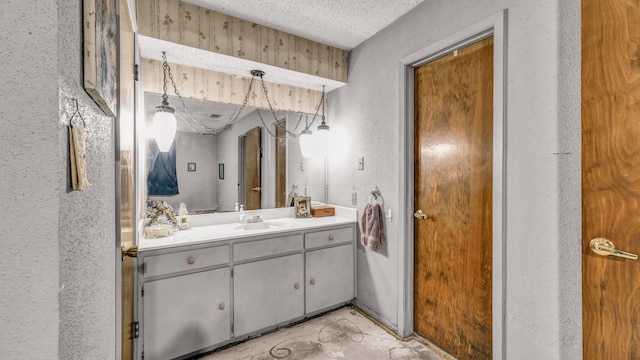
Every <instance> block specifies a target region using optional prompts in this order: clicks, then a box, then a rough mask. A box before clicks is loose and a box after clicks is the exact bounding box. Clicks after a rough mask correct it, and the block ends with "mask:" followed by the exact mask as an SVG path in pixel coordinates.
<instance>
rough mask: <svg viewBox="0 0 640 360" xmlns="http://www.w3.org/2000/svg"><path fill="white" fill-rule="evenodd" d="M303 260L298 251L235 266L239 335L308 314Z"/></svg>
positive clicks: (236, 310)
mask: <svg viewBox="0 0 640 360" xmlns="http://www.w3.org/2000/svg"><path fill="white" fill-rule="evenodd" d="M303 264H304V260H303V258H302V254H294V255H289V256H282V257H278V258H274V259H269V260H262V261H255V262H250V263H246V264H242V265H237V266H235V267H234V269H233V322H234V336H235V337H237V336H241V335H245V334H248V333H251V332H254V331H256V330H260V329H263V328H266V327H269V326H272V325H275V324H280V323H283V322H285V321H288V320H291V319H295V318H297V317H300V316H302V315H304V282H303V281H304V265H303Z"/></svg>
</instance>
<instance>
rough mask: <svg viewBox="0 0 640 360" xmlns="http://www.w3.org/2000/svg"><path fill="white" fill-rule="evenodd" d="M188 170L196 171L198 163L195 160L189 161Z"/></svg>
mask: <svg viewBox="0 0 640 360" xmlns="http://www.w3.org/2000/svg"><path fill="white" fill-rule="evenodd" d="M187 171H196V163H194V162H190V163H187Z"/></svg>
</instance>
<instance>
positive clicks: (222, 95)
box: [142, 59, 322, 114]
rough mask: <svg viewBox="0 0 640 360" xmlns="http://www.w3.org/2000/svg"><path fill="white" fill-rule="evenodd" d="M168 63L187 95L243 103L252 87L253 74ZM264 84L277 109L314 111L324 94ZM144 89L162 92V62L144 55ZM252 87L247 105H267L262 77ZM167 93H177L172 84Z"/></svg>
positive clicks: (266, 106) (236, 103)
mask: <svg viewBox="0 0 640 360" xmlns="http://www.w3.org/2000/svg"><path fill="white" fill-rule="evenodd" d="M169 67H170V68H171V73H172V74H173V79H174V80H175V82H176V87H177V88H178V91H179V92H180V95H181V96H182V97H184V98H189V99H196V100H207V101H214V102H221V103H227V104H235V105H241V104H242V102H243V101H244V97H245V95H246V94H247V90H248V88H249V82H250V78H245V77H241V76H236V75H230V74H225V73H221V72H216V71H211V70H205V69H198V68H194V67H190V66H185V65H178V64H174V63H169ZM167 81H168V80H167ZM265 85H266V87H267V91H268V92H269V99H270V100H271V104H272V105H273V108H274V109H275V110H285V111H295V112H303V113H309V114H312V113H314V112H315V110H316V106H318V104H319V103H320V99H321V97H322V91H316V90H311V89H304V88H300V87H295V86H290V85H283V84H275V83H270V82H267V81H265ZM142 89H144V91H145V92H151V93H155V94H162V62H160V61H156V60H151V59H143V61H142ZM251 90H252V91H251V96H249V101H247V105H249V106H253V107H258V108H262V109H267V108H268V104H267V102H266V100H265V97H264V95H263V90H262V86H261V84H260V79H259V78H255V80H254V82H253V86H252V88H251ZM167 94H169V95H174V92H173V89H172V88H171V85H170V84H168V85H167Z"/></svg>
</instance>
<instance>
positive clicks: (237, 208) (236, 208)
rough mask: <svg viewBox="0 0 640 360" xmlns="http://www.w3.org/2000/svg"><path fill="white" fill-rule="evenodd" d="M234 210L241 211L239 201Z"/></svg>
mask: <svg viewBox="0 0 640 360" xmlns="http://www.w3.org/2000/svg"><path fill="white" fill-rule="evenodd" d="M233 211H240V208H239V207H238V203H236V206H235V207H234V208H233Z"/></svg>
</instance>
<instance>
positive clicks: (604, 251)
mask: <svg viewBox="0 0 640 360" xmlns="http://www.w3.org/2000/svg"><path fill="white" fill-rule="evenodd" d="M589 247H590V248H591V250H593V252H594V253H596V254H598V255H604V256H609V255H613V256H617V257H621V258H625V259H631V260H638V255H636V254H631V253H628V252H625V251H622V250H618V249H616V246H615V245H614V244H613V243H612V242H611V241H609V240H607V239H605V238H595V239H593V240H591V242H590V243H589Z"/></svg>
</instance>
